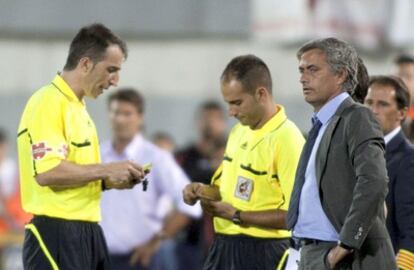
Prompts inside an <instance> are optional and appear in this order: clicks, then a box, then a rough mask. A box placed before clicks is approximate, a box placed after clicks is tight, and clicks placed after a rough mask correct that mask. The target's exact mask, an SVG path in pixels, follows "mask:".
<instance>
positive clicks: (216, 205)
mask: <svg viewBox="0 0 414 270" xmlns="http://www.w3.org/2000/svg"><path fill="white" fill-rule="evenodd" d="M201 207H202V208H203V210H204V211H205V212H207V213H209V214H211V215H212V216H214V217H221V218H224V219H228V220H232V219H233V216H234V214H235V213H236V211H237V209H236V208H234V207H233V206H232V205H231V204H228V203H225V202H222V201H210V200H202V201H201Z"/></svg>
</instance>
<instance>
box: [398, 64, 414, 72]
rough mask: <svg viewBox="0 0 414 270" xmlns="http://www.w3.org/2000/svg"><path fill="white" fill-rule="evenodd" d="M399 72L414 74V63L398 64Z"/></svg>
mask: <svg viewBox="0 0 414 270" xmlns="http://www.w3.org/2000/svg"><path fill="white" fill-rule="evenodd" d="M398 71H399V72H411V73H414V63H401V64H398Z"/></svg>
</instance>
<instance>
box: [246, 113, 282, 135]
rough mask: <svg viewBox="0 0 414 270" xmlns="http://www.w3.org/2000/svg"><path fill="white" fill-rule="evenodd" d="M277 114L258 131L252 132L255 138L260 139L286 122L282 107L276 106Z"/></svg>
mask: <svg viewBox="0 0 414 270" xmlns="http://www.w3.org/2000/svg"><path fill="white" fill-rule="evenodd" d="M276 108H277V113H276V114H275V115H273V117H272V118H270V119H269V120H268V121H267V122H266V123H265V124H264V125H263V126H262V127H261V128H260V129H257V130H252V131H253V134H254V136H255V137H262V136H263V135H265V134H266V133H269V132H270V131H272V130H275V129H277V128H278V127H279V126H281V125H282V124H283V122H285V121H286V119H287V117H286V113H285V108H284V107H283V106H282V105H276Z"/></svg>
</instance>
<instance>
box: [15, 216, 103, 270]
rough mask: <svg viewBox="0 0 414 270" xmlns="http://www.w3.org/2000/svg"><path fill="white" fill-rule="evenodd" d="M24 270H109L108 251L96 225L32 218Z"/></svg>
mask: <svg viewBox="0 0 414 270" xmlns="http://www.w3.org/2000/svg"><path fill="white" fill-rule="evenodd" d="M23 265H24V269H26V270H49V269H52V270H55V269H59V270H80V269H82V270H109V269H111V266H110V261H109V255H108V249H107V246H106V242H105V238H104V235H103V233H102V229H101V227H100V226H99V225H98V224H97V223H95V222H85V221H72V220H64V219H60V218H51V217H46V216H35V217H34V218H33V219H32V221H31V223H30V224H28V225H27V226H26V231H25V239H24V244H23Z"/></svg>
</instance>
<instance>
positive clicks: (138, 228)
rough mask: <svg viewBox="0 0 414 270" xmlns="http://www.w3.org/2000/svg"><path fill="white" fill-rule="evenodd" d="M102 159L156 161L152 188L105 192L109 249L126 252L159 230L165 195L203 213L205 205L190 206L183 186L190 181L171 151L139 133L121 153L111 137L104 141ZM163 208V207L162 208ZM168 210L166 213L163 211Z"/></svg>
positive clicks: (195, 213) (103, 204) (187, 211)
mask: <svg viewBox="0 0 414 270" xmlns="http://www.w3.org/2000/svg"><path fill="white" fill-rule="evenodd" d="M101 156H102V162H103V163H108V162H114V161H122V160H132V161H134V162H136V163H138V164H140V165H144V164H147V163H151V164H152V169H151V172H150V173H149V175H148V176H147V179H148V182H149V184H148V189H147V191H145V192H144V191H143V189H142V184H139V185H137V186H135V187H134V188H133V189H130V190H108V191H105V192H103V193H102V200H101V207H102V221H101V226H102V228H103V231H104V234H105V237H106V240H107V244H108V248H109V252H110V253H112V254H126V253H128V252H130V251H131V250H132V249H133V248H134V247H136V246H138V245H142V244H144V243H145V242H147V241H148V240H150V239H151V238H152V237H153V236H154V234H156V233H157V232H159V231H160V230H161V229H162V226H163V220H164V217H165V211H160V208H162V207H163V206H164V205H165V199H166V198H168V199H170V200H171V201H172V202H173V203H174V205H175V208H176V209H177V210H178V211H179V212H181V213H183V214H186V215H189V216H191V217H200V216H201V207H200V206H199V205H198V204H197V205H195V206H189V205H187V204H185V203H184V201H183V199H182V190H183V188H184V187H185V185H187V184H188V183H189V182H190V181H189V179H188V178H187V176H186V175H185V173H184V172H183V170H182V169H181V168H180V167H179V165H178V164H177V163H176V162H175V160H174V157H173V156H172V155H171V154H170V153H168V152H167V151H164V150H162V149H161V148H159V147H157V146H155V145H154V144H153V143H151V142H149V141H147V140H146V139H144V138H143V137H142V136H141V135H136V136H135V138H134V139H133V140H132V141H131V143H130V144H129V145H128V146H127V147H126V149H125V151H124V152H123V153H121V154H119V153H117V152H116V151H115V150H114V149H113V146H112V142H110V141H108V142H105V143H103V144H102V145H101ZM161 210H162V209H161ZM162 212H164V213H162Z"/></svg>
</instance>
